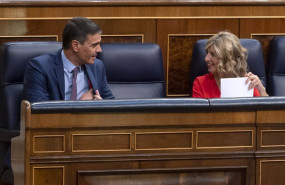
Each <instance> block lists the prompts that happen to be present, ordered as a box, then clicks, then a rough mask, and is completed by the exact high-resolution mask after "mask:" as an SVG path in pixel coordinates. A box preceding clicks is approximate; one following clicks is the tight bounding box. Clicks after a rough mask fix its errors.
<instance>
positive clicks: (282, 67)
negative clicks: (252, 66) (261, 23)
mask: <svg viewBox="0 0 285 185" xmlns="http://www.w3.org/2000/svg"><path fill="white" fill-rule="evenodd" d="M267 64H268V65H267V69H268V71H267V75H268V84H267V89H268V93H269V95H271V96H285V37H281V36H280V37H274V38H273V39H272V40H271V41H270V47H269V53H268V62H267Z"/></svg>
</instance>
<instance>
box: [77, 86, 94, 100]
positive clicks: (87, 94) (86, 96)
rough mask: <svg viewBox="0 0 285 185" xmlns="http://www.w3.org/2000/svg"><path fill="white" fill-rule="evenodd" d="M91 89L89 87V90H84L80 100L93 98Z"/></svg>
mask: <svg viewBox="0 0 285 185" xmlns="http://www.w3.org/2000/svg"><path fill="white" fill-rule="evenodd" d="M93 96H94V94H93V89H92V88H91V89H89V91H87V92H85V93H84V94H82V96H81V97H80V100H93Z"/></svg>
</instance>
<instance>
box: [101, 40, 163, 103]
mask: <svg viewBox="0 0 285 185" xmlns="http://www.w3.org/2000/svg"><path fill="white" fill-rule="evenodd" d="M101 47H102V53H99V54H98V59H100V60H102V61H103V63H104V64H105V68H106V76H107V79H108V84H109V86H110V89H111V91H112V93H113V95H114V96H115V97H116V98H117V99H125V98H162V97H165V81H164V70H163V61H162V56H161V50H160V47H159V46H158V45H157V44H140V43H139V44H138V43H131V44H102V45H101Z"/></svg>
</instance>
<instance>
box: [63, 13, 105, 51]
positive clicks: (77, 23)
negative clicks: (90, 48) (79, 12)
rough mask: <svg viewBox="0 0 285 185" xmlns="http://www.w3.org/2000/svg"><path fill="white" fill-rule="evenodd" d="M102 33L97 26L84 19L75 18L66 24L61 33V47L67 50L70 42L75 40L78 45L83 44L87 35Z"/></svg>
mask: <svg viewBox="0 0 285 185" xmlns="http://www.w3.org/2000/svg"><path fill="white" fill-rule="evenodd" d="M97 33H100V34H101V33H102V31H101V28H100V27H99V25H98V24H96V23H95V22H93V21H92V20H90V19H87V18H85V17H75V18H73V19H71V20H69V21H68V22H67V24H66V25H65V27H64V29H63V32H62V47H63V49H69V48H70V47H71V41H72V40H77V41H78V42H79V43H80V44H84V42H85V41H86V40H87V35H88V34H91V35H94V34H97Z"/></svg>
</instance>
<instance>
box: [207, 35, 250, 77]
mask: <svg viewBox="0 0 285 185" xmlns="http://www.w3.org/2000/svg"><path fill="white" fill-rule="evenodd" d="M210 46H213V47H214V49H215V51H216V55H217V57H218V58H219V63H218V65H217V72H218V73H219V75H220V77H223V78H234V77H243V76H245V74H246V73H247V62H246V59H247V49H246V48H244V47H242V45H241V43H240V40H239V38H238V37H237V36H235V35H234V34H232V33H230V32H226V31H223V32H219V33H218V34H216V35H214V36H213V37H211V38H210V39H209V40H208V42H207V45H206V50H207V49H208V48H209V47H210Z"/></svg>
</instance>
